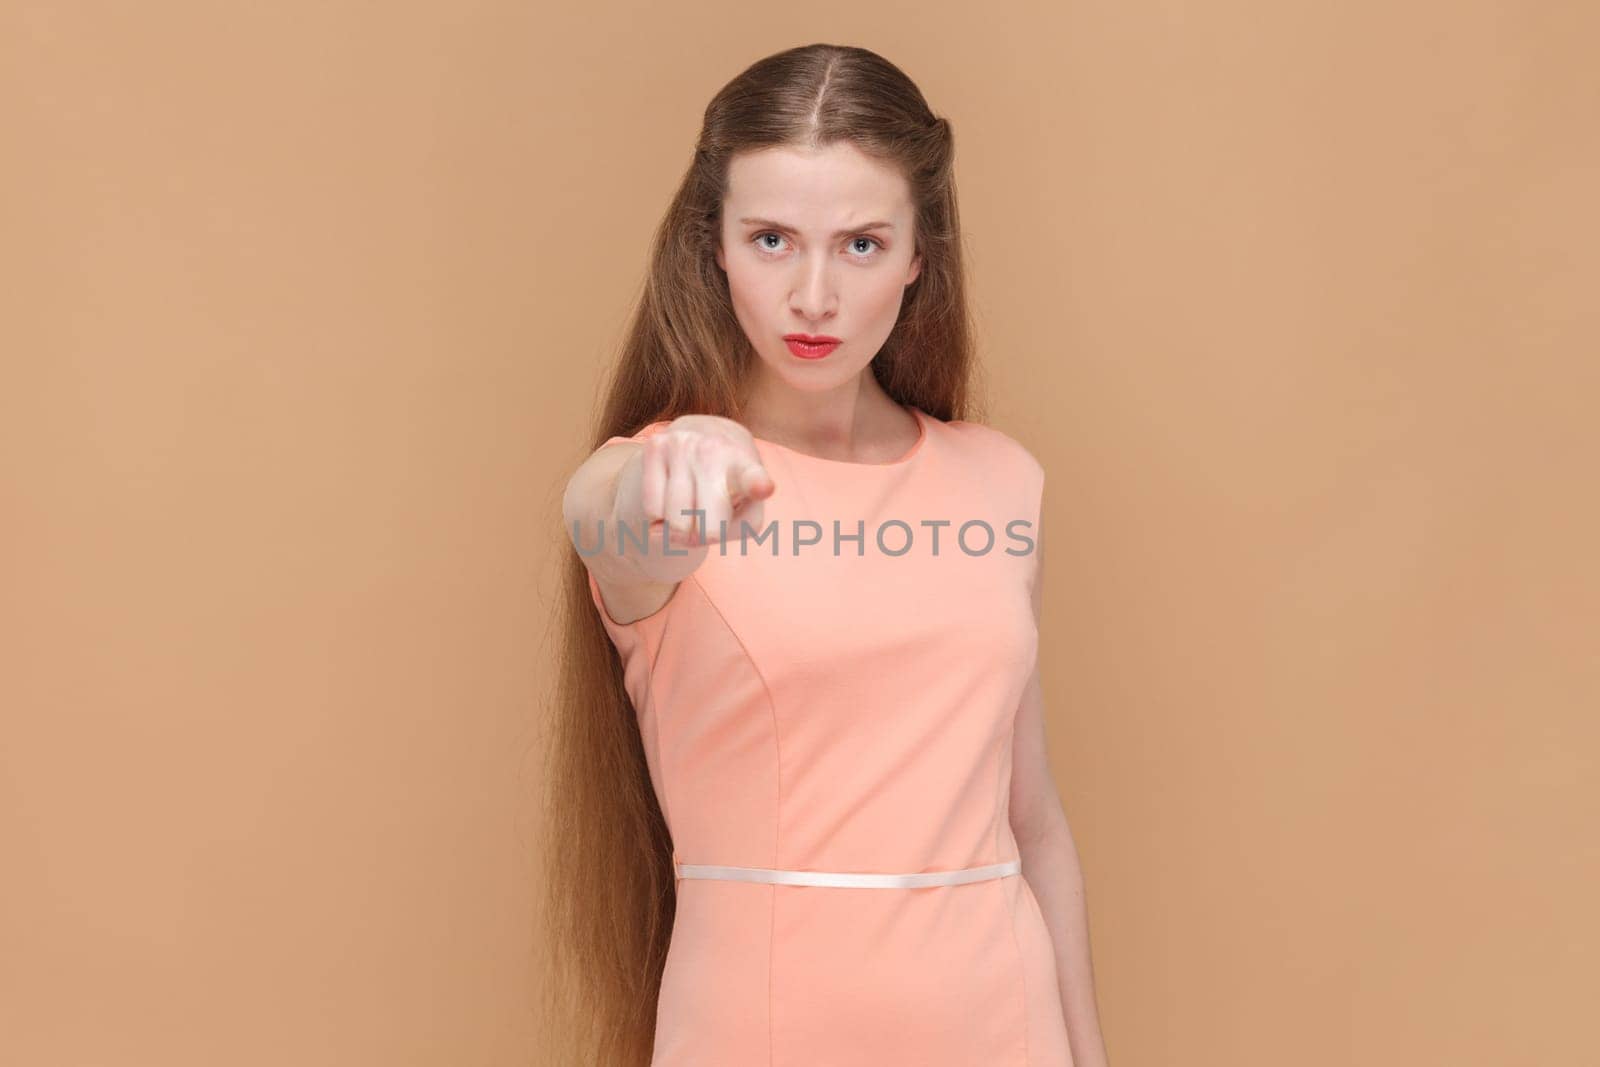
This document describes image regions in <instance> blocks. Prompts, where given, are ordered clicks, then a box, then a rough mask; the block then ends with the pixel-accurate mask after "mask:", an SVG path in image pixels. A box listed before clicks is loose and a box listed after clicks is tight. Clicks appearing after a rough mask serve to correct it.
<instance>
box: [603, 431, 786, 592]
mask: <svg viewBox="0 0 1600 1067" xmlns="http://www.w3.org/2000/svg"><path fill="white" fill-rule="evenodd" d="M640 444H641V446H642V447H641V449H640V451H639V453H638V455H637V456H635V457H633V458H632V459H630V460H629V461H628V462H627V463H626V464H624V465H623V467H622V469H621V471H620V472H618V475H617V495H616V502H615V504H614V506H613V513H612V519H613V520H614V522H615V523H617V524H621V525H623V526H626V527H627V529H628V531H629V533H630V534H633V535H644V534H646V533H647V534H648V541H647V544H648V549H647V551H646V552H644V554H642V555H640V554H639V553H638V552H637V551H636V550H634V549H633V548H632V546H631V543H630V546H629V553H628V554H629V555H631V556H633V557H634V561H635V563H636V564H637V565H638V568H639V572H640V574H641V575H642V576H643V577H645V578H648V579H650V580H651V581H657V582H676V581H681V580H682V579H683V577H684V576H685V575H687V574H690V573H692V572H693V571H694V570H695V569H696V568H698V567H699V565H700V563H701V561H702V560H704V558H705V554H706V552H707V551H708V550H709V548H710V546H711V545H713V544H716V543H718V542H720V541H721V540H722V539H723V530H724V527H723V523H726V524H727V525H726V536H727V540H728V541H729V542H730V543H732V542H737V541H740V540H742V539H743V536H744V530H745V525H744V524H745V523H748V524H749V526H750V528H751V529H753V530H759V529H760V527H761V517H762V511H763V507H762V501H764V500H765V499H766V498H767V497H769V496H771V495H772V492H773V490H774V488H775V485H774V483H773V481H772V477H771V475H769V474H768V473H767V469H766V467H765V466H764V465H763V464H762V462H761V456H760V454H759V453H758V452H757V451H756V446H755V441H754V439H753V438H752V437H751V436H750V431H749V430H746V429H745V428H744V427H743V426H741V425H740V424H739V423H737V422H735V421H734V420H732V419H728V418H723V417H722V416H720V415H682V416H679V417H678V418H676V419H673V420H672V422H670V423H668V424H667V426H666V427H665V428H664V429H662V430H661V431H660V432H659V433H657V434H654V435H653V436H650V437H647V438H645V439H644V440H643V441H641V442H640ZM697 511H698V512H703V513H704V514H703V515H697V514H695V512H697ZM663 529H665V531H666V535H665V536H666V540H667V543H668V544H670V545H671V546H672V548H673V550H674V554H673V555H670V556H669V555H667V554H666V553H665V552H663V551H662V550H661V545H662V540H663ZM608 540H610V541H612V543H613V544H614V543H615V541H614V539H613V538H611V537H609V536H608ZM681 549H687V550H688V554H687V555H684V554H682V553H681V552H680V551H679V550H681Z"/></svg>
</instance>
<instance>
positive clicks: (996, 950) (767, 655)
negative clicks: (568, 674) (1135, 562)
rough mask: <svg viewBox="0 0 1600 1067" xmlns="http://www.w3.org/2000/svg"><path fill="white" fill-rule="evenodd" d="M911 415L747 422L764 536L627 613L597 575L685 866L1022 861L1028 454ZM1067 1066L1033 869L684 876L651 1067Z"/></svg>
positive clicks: (1033, 479)
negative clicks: (1016, 817) (844, 456)
mask: <svg viewBox="0 0 1600 1067" xmlns="http://www.w3.org/2000/svg"><path fill="white" fill-rule="evenodd" d="M911 410H912V413H913V414H914V415H915V417H916V419H917V421H918V423H919V424H920V425H921V427H922V433H921V436H920V437H919V438H918V440H917V443H916V445H915V446H914V447H913V448H912V449H911V451H910V452H908V453H907V454H906V455H904V456H902V457H901V458H900V459H898V460H895V461H892V462H889V463H851V462H846V461H842V460H828V459H821V458H818V457H815V456H809V455H806V454H805V453H802V452H797V451H794V450H792V449H789V448H786V447H784V446H782V445H779V444H776V443H772V442H767V441H760V440H758V441H757V449H758V450H759V452H760V454H761V457H762V460H763V462H764V463H765V465H766V468H767V471H768V473H769V474H771V476H772V478H773V481H774V482H775V483H776V491H775V492H774V493H773V494H772V495H771V496H770V497H768V498H767V500H766V502H765V514H764V517H763V523H762V526H763V529H765V530H768V531H769V534H768V536H767V538H766V540H765V541H762V542H760V543H756V542H754V540H753V539H752V540H750V541H747V542H746V547H745V548H744V549H743V550H742V551H741V549H740V548H739V546H738V545H737V544H734V545H731V546H727V548H726V550H724V548H723V546H719V545H715V544H714V545H712V546H711V548H710V550H709V552H708V554H707V557H706V559H705V562H704V563H703V564H702V565H701V566H700V568H699V569H698V570H697V571H696V572H695V573H694V574H693V575H692V576H691V577H689V578H687V579H685V580H684V581H683V582H682V583H681V584H680V585H679V586H678V588H677V590H676V591H675V592H674V593H673V596H672V599H671V600H669V601H668V602H667V604H666V606H665V607H663V608H662V609H661V610H659V611H657V612H656V613H655V614H653V615H651V616H648V617H647V618H644V619H640V620H637V621H635V622H632V623H629V624H627V625H621V624H618V623H617V622H616V621H615V620H613V619H612V618H611V617H610V615H609V614H608V613H607V612H606V608H605V604H604V602H603V600H602V598H601V595H600V589H599V586H598V585H597V584H596V583H595V581H594V578H593V577H592V576H591V577H590V578H589V590H590V594H591V595H592V597H593V599H594V603H595V606H596V608H597V610H599V612H600V615H601V618H602V620H603V621H604V623H605V627H606V630H607V632H608V633H609V634H610V636H611V640H612V642H613V643H614V644H615V646H616V649H617V651H618V653H619V655H620V657H621V661H622V664H623V668H624V673H625V678H626V684H627V690H628V693H629V694H630V696H631V698H632V702H633V706H634V709H635V711H636V713H637V716H638V723H639V730H640V735H641V737H642V738H643V741H644V749H645V753H646V757H647V760H648V764H649V771H650V777H651V781H652V784H653V786H654V789H655V793H656V797H657V798H658V800H659V801H660V804H661V809H662V811H663V813H664V814H665V816H666V820H667V825H668V827H669V828H670V830H671V834H672V840H673V845H674V850H675V860H676V861H677V863H679V864H684V865H727V866H737V867H753V868H777V869H783V870H790V871H794V870H798V871H808V872H815V871H826V872H895V873H906V872H930V871H950V870H954V869H958V868H972V867H980V866H984V865H991V864H996V863H1002V862H1005V861H1010V860H1016V859H1018V858H1019V857H1018V852H1017V843H1016V840H1015V838H1014V837H1013V836H1012V833H1011V826H1010V822H1009V820H1008V817H1007V811H1008V799H1009V791H1010V780H1011V745H1012V727H1013V722H1014V720H1015V714H1016V709H1017V705H1018V703H1019V702H1020V700H1021V697H1022V692H1023V688H1024V685H1025V684H1026V682H1027V681H1028V678H1029V676H1030V674H1031V672H1032V670H1033V666H1034V661H1035V657H1036V655H1037V651H1038V631H1037V628H1036V627H1035V625H1034V619H1033V612H1032V608H1031V606H1030V588H1031V583H1032V581H1033V579H1034V575H1035V572H1036V566H1037V556H1036V555H1035V554H1034V552H1033V551H1032V549H1033V548H1034V537H1035V535H1036V531H1037V529H1038V518H1039V507H1040V500H1041V492H1042V489H1043V485H1044V471H1043V468H1042V467H1041V466H1040V464H1039V462H1038V461H1037V460H1036V459H1034V457H1033V456H1032V454H1031V453H1029V452H1028V451H1027V450H1026V449H1025V448H1024V447H1023V446H1022V445H1021V444H1019V443H1018V442H1016V441H1015V440H1014V439H1012V438H1010V437H1008V436H1006V435H1005V434H1003V433H1001V432H1000V431H998V430H995V429H993V428H991V427H987V426H984V425H981V424H978V423H970V422H964V421H959V420H958V421H953V422H942V421H940V420H938V419H936V418H934V417H932V416H930V415H927V414H926V413H924V412H922V411H920V410H917V409H914V408H913V409H911ZM664 425H665V423H662V422H657V423H653V424H651V425H650V426H647V427H645V428H644V429H643V430H641V431H640V432H639V433H638V434H636V435H634V439H636V440H642V439H644V438H645V437H647V436H649V435H651V434H653V433H656V432H657V431H659V430H660V429H661V428H662V427H663V426H664ZM620 440H626V438H622V437H614V438H612V439H611V441H620ZM611 441H608V442H607V443H608V444H609V443H611ZM974 520H979V521H974ZM925 521H926V522H929V523H937V524H940V525H936V526H935V525H924V523H925ZM835 523H837V524H838V542H837V545H838V548H837V552H835ZM964 523H965V524H968V526H967V528H966V530H965V531H964V532H961V534H960V537H959V538H958V531H959V529H960V527H962V524H964ZM982 523H987V530H986V528H985V527H984V525H982ZM1008 524H1010V525H1009V526H1008ZM616 534H617V532H616V531H615V530H612V529H608V530H607V531H606V536H607V543H608V546H609V550H611V551H615V545H616ZM935 534H936V535H937V551H935ZM810 542H814V543H810ZM651 545H652V551H660V550H661V542H660V539H659V531H658V533H657V536H656V537H655V538H653V539H652V541H651ZM963 546H964V547H963ZM585 548H586V550H589V551H592V550H594V549H595V546H594V545H587V546H585ZM774 549H776V553H774ZM1071 1062H1072V1058H1071V1053H1070V1051H1069V1049H1068V1045H1067V1034H1066V1026H1065V1023H1064V1021H1063V1016H1062V1009H1061V996H1060V990H1059V987H1058V984H1057V975H1056V967H1055V958H1054V950H1053V948H1052V945H1051V939H1050V931H1049V929H1048V928H1047V927H1046V926H1045V923H1044V919H1043V916H1042V914H1041V913H1040V910H1039V905H1038V902H1037V901H1036V900H1035V898H1034V895H1033V892H1032V890H1031V889H1029V887H1028V883H1027V881H1026V879H1025V875H1024V874H1009V875H1006V876H1002V877H987V878H985V879H984V880H980V881H971V882H968V883H966V884H941V885H932V886H921V887H916V888H897V887H891V888H885V887H882V886H874V887H856V886H840V885H794V884H760V883H753V882H748V881H730V880H722V879H719V878H708V877H679V879H678V881H677V896H676V918H675V921H674V925H673V930H672V940H671V947H670V949H669V951H668V955H667V961H666V969H665V972H664V974H663V976H662V984H661V995H660V999H659V1001H658V1004H657V1021H656V1034H655V1050H654V1056H653V1058H652V1060H651V1063H652V1067H753V1065H770V1067H818V1065H826V1067H868V1065H871V1067H883V1065H886V1064H896V1065H898V1064H916V1065H917V1067H978V1065H981V1067H1070V1064H1071Z"/></svg>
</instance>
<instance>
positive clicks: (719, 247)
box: [715, 241, 728, 274]
mask: <svg viewBox="0 0 1600 1067" xmlns="http://www.w3.org/2000/svg"><path fill="white" fill-rule="evenodd" d="M715 254H716V257H717V267H718V268H719V269H720V270H721V271H722V273H724V274H726V273H728V264H727V263H726V262H725V261H724V260H723V258H722V242H721V241H718V242H717V247H716V253H715Z"/></svg>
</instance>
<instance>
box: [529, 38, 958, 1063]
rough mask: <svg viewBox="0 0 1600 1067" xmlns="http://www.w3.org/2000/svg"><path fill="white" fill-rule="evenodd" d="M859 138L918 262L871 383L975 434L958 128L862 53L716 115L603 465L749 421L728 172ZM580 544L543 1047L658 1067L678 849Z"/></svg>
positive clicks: (567, 632)
mask: <svg viewBox="0 0 1600 1067" xmlns="http://www.w3.org/2000/svg"><path fill="white" fill-rule="evenodd" d="M837 142H849V143H850V144H852V145H854V146H855V147H856V148H858V149H859V150H860V151H862V152H863V153H864V154H866V155H868V156H870V157H872V158H874V159H877V160H881V161H883V162H885V163H888V164H890V165H893V166H895V167H897V168H898V170H899V171H900V173H902V174H904V175H905V177H906V179H907V181H908V183H909V185H910V190H911V198H912V201H913V203H914V205H915V222H914V226H913V229H914V231H915V241H916V246H917V251H918V252H919V253H920V254H921V256H922V267H921V272H920V273H919V275H918V277H917V278H916V279H915V280H914V281H913V282H912V283H911V284H910V286H909V287H908V288H907V290H906V295H905V298H904V300H903V301H902V303H901V308H900V315H899V318H898V319H897V320H896V322H895V325H894V328H893V330H892V331H891V332H890V335H889V337H888V339H887V340H886V341H885V343H884V345H883V347H882V348H881V349H879V351H878V353H877V355H875V356H874V357H873V360H872V363H871V367H872V371H873V373H874V374H875V375H876V377H877V380H878V383H879V384H880V385H881V386H882V387H883V389H884V391H885V392H886V393H888V395H889V396H890V397H892V398H893V399H894V400H895V401H897V402H899V403H901V404H906V405H913V406H915V407H918V408H920V409H921V410H923V411H925V412H927V413H928V414H929V415H932V416H934V417H935V418H939V419H942V420H949V419H958V418H969V417H971V412H970V410H969V408H970V405H971V404H972V398H971V397H970V395H969V393H970V389H971V384H970V383H971V381H972V379H973V369H974V368H973V359H972V335H971V334H972V331H971V325H970V320H969V312H968V306H967V298H966V286H965V281H964V276H963V267H962V256H961V230H960V224H959V219H958V216H957V213H956V186H955V176H954V170H953V163H954V143H953V139H952V136H951V130H950V124H949V122H948V121H947V120H945V119H943V118H940V117H937V116H935V115H934V114H933V113H932V111H930V110H929V108H928V104H927V102H926V101H925V100H924V99H923V96H922V93H921V92H920V91H919V90H918V89H917V87H916V85H915V84H914V83H913V82H912V81H911V79H910V78H908V77H907V76H906V75H905V74H904V73H903V72H902V71H901V70H900V69H899V68H898V67H896V66H895V65H894V64H892V63H890V62H889V61H888V60H886V59H884V58H883V57H882V56H879V55H877V54H875V53H873V52H870V51H867V50H866V49H863V48H853V47H848V46H840V45H828V44H811V45H805V46H803V47H799V48H792V49H789V50H787V51H783V52H779V53H777V54H775V55H771V56H768V57H767V58H765V59H762V60H760V61H758V62H756V63H754V64H752V65H751V66H750V67H748V68H747V69H745V70H744V71H743V72H742V73H740V74H739V75H738V76H737V77H735V78H734V79H733V80H732V81H730V82H729V83H728V84H727V85H726V86H724V87H723V88H722V90H721V91H720V92H718V93H717V95H716V96H715V97H714V98H713V99H712V100H711V103H710V104H709V105H707V107H706V110H705V117H704V122H703V125H702V127H701V132H700V136H699V139H698V142H697V144H696V146H695V153H694V159H693V160H692V161H691V162H690V164H689V168H688V171H687V173H685V174H684V177H683V181H682V183H681V184H680V185H679V187H678V190H677V193H676V194H675V195H674V196H673V198H672V203H671V205H670V206H669V207H668V208H667V212H666V217H665V218H663V219H662V221H661V224H660V226H659V227H658V228H657V230H656V234H655V239H654V243H653V247H652V250H651V256H650V270H649V273H648V276H647V280H646V282H645V287H644V292H643V294H642V296H641V298H640V302H639V305H638V307H637V309H636V311H635V312H634V315H633V318H632V322H631V324H630V326H629V328H628V332H627V336H626V339H625V341H624V342H623V347H622V351H621V354H620V357H619V360H618V363H617V367H616V370H615V372H614V374H613V376H612V379H611V382H610V385H609V388H608V391H607V394H606V397H605V403H604V408H603V410H602V414H601V417H600V420H599V424H598V425H597V426H596V428H595V430H594V434H593V436H592V440H591V451H592V450H593V449H597V448H599V447H600V446H601V445H602V444H604V443H605V441H606V440H607V439H608V438H610V437H612V436H614V435H618V434H621V435H631V434H633V433H635V432H637V431H638V430H639V429H640V428H641V427H643V426H645V425H646V424H648V423H651V422H654V421H657V420H660V419H672V418H676V417H677V416H679V415H684V414H689V413H699V414H711V415H722V416H726V417H729V418H738V417H739V413H740V409H741V405H742V400H743V395H744V393H743V387H744V384H745V382H746V380H747V378H746V374H747V371H748V370H749V368H750V367H751V366H752V364H753V362H754V361H755V360H756V359H758V358H759V357H758V356H757V355H756V353H755V351H754V350H753V348H752V347H751V345H750V341H749V339H748V338H747V337H746V336H745V334H744V332H743V330H742V328H741V327H740V326H739V324H738V320H737V319H736V318H735V317H734V312H733V305H732V302H731V300H730V298H729V294H728V283H727V279H726V277H725V276H724V275H723V274H722V273H721V270H720V268H718V266H717V263H716V260H715V258H714V253H715V250H716V248H717V246H718V243H719V241H720V239H721V226H722V204H723V200H724V197H725V194H726V190H727V178H728V167H729V162H730V160H731V159H732V158H733V157H734V156H736V155H738V154H739V153H742V152H748V151H754V150H759V149H764V148H771V147H777V146H805V147H812V148H824V147H827V146H829V145H831V144H834V143H837ZM564 539H565V540H566V543H567V551H566V559H565V563H564V569H563V573H562V576H561V577H562V583H563V586H562V599H561V609H562V610H563V611H564V613H565V615H564V618H562V619H560V620H558V621H557V625H558V628H559V629H558V632H559V633H560V635H561V642H562V643H561V648H560V654H559V663H558V669H557V676H556V691H555V699H554V705H553V708H552V711H551V716H550V733H549V735H548V740H547V742H546V748H545V756H546V762H545V770H544V774H543V776H542V783H543V785H544V787H545V795H544V796H543V797H542V798H541V799H542V811H543V813H544V820H543V823H542V827H541V828H542V831H543V833H542V836H541V839H540V851H541V852H542V854H543V868H544V877H543V880H542V882H541V885H542V886H543V894H542V897H541V900H540V901H539V905H540V907H539V914H540V919H541V923H542V925H541V928H540V938H539V941H540V944H541V946H542V948H543V949H544V950H545V951H546V953H547V958H546V961H545V962H546V964H547V965H546V966H545V968H544V975H543V989H544V996H543V999H542V1001H541V1009H542V1011H543V1012H544V1023H545V1025H544V1026H543V1027H542V1029H543V1033H542V1038H543V1040H544V1042H545V1044H546V1048H547V1051H548V1052H549V1053H550V1055H551V1056H552V1057H553V1059H552V1060H551V1061H550V1062H552V1063H556V1064H560V1065H561V1067H571V1065H579V1064H582V1065H603V1067H647V1065H648V1063H649V1061H650V1056H651V1052H652V1044H653V1038H654V1033H655V1013H656V998H657V995H658V992H659V990H660V986H661V973H662V969H663V966H664V964H665V962H666V953H667V946H668V944H669V942H670V940H671V934H672V920H673V914H674V909H675V906H676V882H675V878H674V874H675V872H674V870H673V866H672V840H671V836H670V834H669V833H668V830H667V826H666V822H665V820H664V819H663V817H662V814H661V809H660V807H659V805H658V803H657V800H656V796H655V793H654V791H653V789H652V787H651V783H650V778H649V773H648V770H647V766H646V763H645V757H644V749H643V742H642V740H641V738H640V735H639V729H638V722H637V719H636V718H635V713H634V709H633V707H632V705H631V703H630V702H629V698H628V694H627V691H626V690H625V689H624V687H623V674H622V666H621V663H620V662H619V659H618V657H617V654H616V650H615V649H614V648H613V647H612V645H611V641H610V638H609V637H608V636H607V634H606V632H605V628H604V626H603V625H602V623H601V621H600V618H599V615H598V614H597V613H596V611H595V607H594V604H593V602H592V601H591V599H590V596H589V589H588V578H587V572H586V569H585V567H584V564H583V559H582V557H580V556H579V555H578V552H577V549H576V547H574V546H573V544H572V542H571V535H570V533H565V532H564Z"/></svg>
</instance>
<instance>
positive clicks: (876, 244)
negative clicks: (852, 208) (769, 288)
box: [755, 230, 883, 259]
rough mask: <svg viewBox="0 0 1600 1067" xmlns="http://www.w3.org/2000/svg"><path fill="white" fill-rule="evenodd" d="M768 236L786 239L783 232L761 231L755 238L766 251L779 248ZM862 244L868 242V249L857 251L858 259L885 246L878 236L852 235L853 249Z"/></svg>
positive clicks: (778, 239)
mask: <svg viewBox="0 0 1600 1067" xmlns="http://www.w3.org/2000/svg"><path fill="white" fill-rule="evenodd" d="M768 238H771V239H773V240H775V241H782V240H784V236H783V234H781V233H773V232H771V231H770V230H769V231H767V232H766V233H759V234H757V235H756V237H755V240H756V241H757V243H759V244H760V246H761V249H762V251H765V252H776V251H778V249H777V248H776V247H774V246H773V245H770V244H768V243H767V239H768ZM862 244H866V245H867V246H868V247H867V249H866V251H865V252H864V253H857V254H856V257H855V258H857V259H865V258H867V255H869V254H871V253H872V252H873V251H874V250H875V249H878V248H882V247H883V242H882V241H880V240H878V239H877V238H876V237H852V238H851V239H850V247H851V248H852V249H855V248H858V247H859V246H860V245H862Z"/></svg>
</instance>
